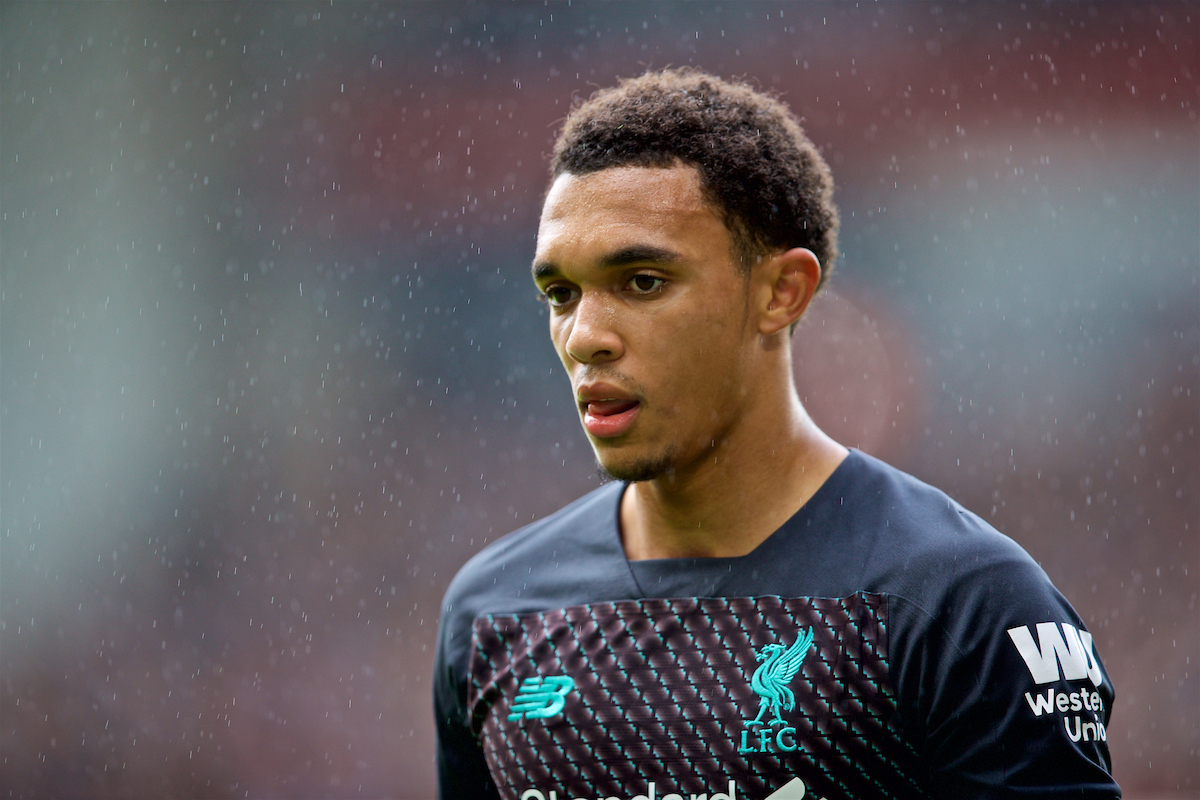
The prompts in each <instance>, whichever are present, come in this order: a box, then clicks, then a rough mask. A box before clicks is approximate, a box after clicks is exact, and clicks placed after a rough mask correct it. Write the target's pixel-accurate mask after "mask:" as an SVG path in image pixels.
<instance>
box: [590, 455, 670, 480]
mask: <svg viewBox="0 0 1200 800" xmlns="http://www.w3.org/2000/svg"><path fill="white" fill-rule="evenodd" d="M674 473H675V452H674V450H667V452H665V453H663V454H662V455H660V456H658V457H657V458H647V459H643V460H641V461H635V462H633V463H632V464H619V465H613V466H611V467H605V466H604V464H602V463H601V462H600V459H599V458H597V459H596V474H597V475H598V476H599V477H600V480H601V482H603V483H607V482H608V481H623V482H625V483H638V482H640V481H652V480H656V479H658V478H666V477H670V476H671V475H673V474H674Z"/></svg>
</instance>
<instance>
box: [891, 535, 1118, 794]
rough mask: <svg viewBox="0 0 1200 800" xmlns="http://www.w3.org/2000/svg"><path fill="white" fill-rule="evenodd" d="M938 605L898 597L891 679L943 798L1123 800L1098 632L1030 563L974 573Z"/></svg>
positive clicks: (1110, 691)
mask: <svg viewBox="0 0 1200 800" xmlns="http://www.w3.org/2000/svg"><path fill="white" fill-rule="evenodd" d="M940 599H941V602H940V603H939V606H938V607H937V608H934V609H925V608H921V607H918V606H917V605H916V604H913V603H910V602H907V601H905V600H903V599H896V600H894V602H893V604H892V609H891V612H890V621H889V627H890V628H891V630H892V631H893V634H892V636H893V641H894V652H893V654H892V655H893V659H892V661H893V663H892V668H893V677H894V680H895V682H896V684H897V693H898V698H899V700H900V708H901V714H902V715H903V717H904V720H905V722H904V725H905V727H906V729H907V730H908V735H909V737H910V740H911V741H914V742H915V743H916V744H917V745H918V747H919V749H921V750H922V753H923V757H924V758H925V760H926V763H927V764H928V765H929V769H930V779H931V784H932V787H933V794H934V796H935V797H945V798H1032V797H1037V798H1055V797H1072V798H1119V797H1120V796H1121V792H1120V788H1119V787H1118V786H1117V784H1116V782H1115V781H1114V780H1113V778H1112V775H1111V769H1110V767H1111V762H1110V759H1109V752H1108V744H1107V739H1108V733H1107V726H1108V722H1109V717H1110V713H1111V709H1112V702H1113V686H1112V682H1111V681H1110V679H1109V677H1108V674H1107V673H1106V672H1105V670H1104V667H1103V665H1102V664H1101V662H1100V660H1099V658H1098V656H1097V655H1096V652H1095V644H1094V642H1093V639H1092V636H1091V634H1089V633H1088V632H1087V630H1086V628H1085V627H1084V625H1083V623H1082V621H1081V620H1080V619H1079V617H1078V615H1077V614H1076V613H1075V611H1074V609H1072V608H1071V606H1070V605H1069V604H1068V603H1067V601H1066V600H1065V598H1063V597H1062V595H1061V594H1059V593H1058V591H1057V590H1056V589H1055V588H1054V587H1053V585H1051V583H1050V581H1049V579H1048V578H1046V576H1045V574H1044V573H1043V572H1042V571H1041V570H1040V568H1038V567H1037V566H1036V565H1035V564H1033V563H1032V561H1028V560H1027V559H1026V558H1025V557H1023V554H1022V558H1014V559H1012V560H1009V561H1002V562H1001V563H999V564H997V563H995V562H992V563H987V564H985V565H983V566H981V567H980V569H978V570H967V571H966V572H965V573H963V574H960V576H959V577H958V579H957V580H955V581H954V582H953V584H952V585H950V586H949V587H948V588H947V591H946V593H945V594H944V595H943V596H942V597H941V598H940Z"/></svg>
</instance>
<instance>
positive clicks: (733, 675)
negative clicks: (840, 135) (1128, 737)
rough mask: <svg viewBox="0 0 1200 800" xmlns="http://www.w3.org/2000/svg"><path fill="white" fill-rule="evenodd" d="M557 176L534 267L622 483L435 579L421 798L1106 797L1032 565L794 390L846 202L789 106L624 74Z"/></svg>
mask: <svg viewBox="0 0 1200 800" xmlns="http://www.w3.org/2000/svg"><path fill="white" fill-rule="evenodd" d="M552 173H553V183H552V185H551V187H550V190H549V193H548V195H547V197H546V201H545V205H544V208H543V211H542V218H541V223H540V227H539V229H538V241H537V253H536V256H535V260H534V264H533V277H534V280H535V282H536V283H537V286H538V288H539V289H540V290H541V292H542V294H543V295H544V298H545V300H546V302H547V303H548V305H549V307H550V335H551V338H552V339H553V341H554V346H555V348H556V349H557V351H558V355H559V357H560V358H561V359H562V362H563V365H564V366H565V367H566V370H567V374H568V376H569V377H570V380H571V387H572V389H573V391H574V399H575V403H576V404H577V406H578V408H579V414H580V418H581V420H582V422H583V427H584V430H585V431H586V433H587V436H588V439H589V440H590V441H591V444H592V446H593V448H594V450H595V454H596V459H597V460H598V462H599V464H600V466H601V468H602V469H603V470H604V471H605V472H606V473H608V474H609V475H611V476H612V477H613V478H615V479H616V480H615V481H613V482H611V483H608V484H606V485H605V486H603V487H601V488H600V489H597V490H596V491H594V492H592V493H591V494H589V495H587V496H586V497H584V498H582V499H580V500H578V501H576V502H575V503H573V504H572V505H570V506H568V507H566V508H564V509H562V510H561V511H559V512H558V513H556V514H554V515H552V516H550V517H547V518H545V519H543V520H541V521H539V522H536V523H534V524H532V525H529V526H527V527H525V528H523V529H522V530H520V531H517V532H515V533H512V534H510V535H509V536H507V537H505V538H503V539H502V540H500V541H498V542H496V543H494V544H492V545H491V546H489V547H488V548H486V549H485V550H484V551H483V552H481V553H480V554H479V555H477V556H476V557H474V558H473V559H472V560H471V561H470V562H469V563H468V564H467V565H466V566H465V567H463V569H462V571H461V572H460V573H459V574H458V576H457V577H456V578H455V579H454V581H453V583H452V584H451V586H450V589H449V590H448V592H447V594H446V600H445V605H444V607H443V611H442V618H441V629H440V634H439V644H438V661H437V667H436V675H435V686H434V693H435V712H436V715H437V725H438V737H439V738H438V747H439V750H438V769H439V777H440V781H441V793H442V796H443V797H444V798H476V797H480V798H494V797H502V798H511V799H512V800H572V798H588V800H592V798H601V799H604V798H609V799H610V800H611V798H617V800H639V799H640V800H699V798H704V800H765V799H766V798H772V799H773V800H788V799H789V798H790V799H791V800H798V798H801V797H808V798H829V800H834V798H855V799H856V800H864V798H901V797H902V798H908V797H914V798H915V797H942V798H976V797H1018V796H1019V797H1039V798H1042V797H1072V798H1079V797H1089V798H1099V797H1104V798H1111V797H1118V796H1119V795H1120V791H1119V789H1118V788H1117V786H1116V784H1115V783H1114V782H1113V780H1112V778H1111V777H1110V775H1109V756H1108V750H1107V746H1106V743H1105V742H1106V738H1107V733H1106V727H1105V726H1106V725H1107V723H1108V716H1109V711H1110V709H1111V706H1112V698H1113V693H1112V684H1111V683H1110V681H1109V679H1108V677H1107V674H1106V673H1105V671H1104V668H1103V666H1102V665H1101V663H1100V661H1099V659H1098V658H1097V656H1096V654H1095V650H1094V648H1093V643H1092V637H1091V635H1090V634H1088V632H1087V631H1086V630H1085V628H1084V626H1083V624H1082V622H1081V621H1080V619H1079V617H1078V616H1077V615H1076V614H1075V612H1074V611H1073V610H1072V609H1071V607H1070V606H1069V605H1068V604H1067V602H1066V601H1065V600H1064V599H1063V598H1062V596H1061V595H1059V594H1058V592H1056V591H1055V589H1054V587H1053V586H1052V585H1051V584H1050V582H1049V580H1048V579H1047V577H1046V575H1045V574H1044V573H1043V572H1042V571H1041V570H1040V569H1039V568H1038V567H1037V565H1036V564H1034V562H1033V561H1032V560H1031V559H1030V558H1029V556H1028V555H1026V554H1025V552H1024V551H1022V550H1021V549H1020V548H1019V547H1018V546H1017V545H1016V544H1014V543H1013V542H1012V541H1010V540H1009V539H1007V538H1005V537H1004V536H1002V535H1001V534H999V533H998V532H996V531H995V530H993V529H992V528H990V527H989V526H988V525H987V524H986V523H984V522H983V521H981V520H980V519H979V518H978V517H975V516H974V515H972V514H971V513H969V512H967V511H965V510H964V509H962V508H961V507H959V506H958V505H957V504H956V503H954V501H952V500H950V499H949V498H948V497H947V496H946V495H944V494H942V493H941V492H939V491H937V490H935V489H933V488H931V487H929V486H926V485H924V484H922V483H920V482H918V481H917V480H915V479H914V478H912V477H910V476H908V475H905V474H903V473H901V472H898V471H896V470H895V469H892V468H890V467H888V466H886V465H884V464H882V463H880V462H879V461H876V460H874V459H872V458H871V457H869V456H867V455H865V454H863V453H860V452H857V451H848V450H847V449H846V448H844V447H842V446H841V445H839V444H838V443H836V442H834V441H833V440H831V439H830V438H829V437H828V436H826V435H825V434H824V433H822V432H821V431H820V430H819V429H818V428H817V427H816V425H814V424H813V422H812V421H811V420H810V419H809V418H808V416H807V415H806V414H805V412H804V408H803V407H802V406H801V404H800V401H799V399H798V397H797V395H796V391H795V389H794V387H793V383H792V373H791V357H790V344H789V343H790V336H791V331H792V328H793V326H794V325H795V323H796V322H797V321H798V320H799V319H800V317H801V315H802V314H803V313H804V310H805V308H806V307H807V306H808V303H809V301H810V300H811V299H812V297H813V294H814V293H815V292H816V291H817V289H818V288H819V287H820V285H821V283H822V282H823V280H824V279H825V278H826V277H827V276H828V274H829V271H830V269H831V267H832V265H833V261H834V258H835V256H836V236H837V224H838V223H837V212H836V210H835V208H834V206H833V204H832V201H831V195H832V181H831V178H830V176H829V171H828V168H827V167H826V165H825V163H824V162H823V160H822V159H821V157H820V155H819V154H818V153H817V151H816V149H815V147H814V146H813V145H812V143H811V142H810V141H809V140H808V139H807V138H806V137H805V135H804V133H803V132H802V131H801V129H800V127H799V125H798V124H797V123H796V121H795V120H794V118H793V117H792V116H791V115H790V113H789V112H788V111H787V109H786V108H785V107H784V106H783V105H782V104H781V103H779V102H777V101H775V100H773V99H771V98H768V97H765V96H763V95H761V94H759V93H757V92H754V91H752V90H750V89H748V88H746V87H744V86H737V85H731V84H729V83H726V82H723V81H721V80H719V79H717V78H714V77H711V76H707V75H704V74H701V73H697V72H693V71H689V70H675V71H667V72H662V73H652V74H647V75H644V76H642V77H640V78H637V79H634V80H630V81H625V82H623V83H621V84H620V85H619V86H618V87H616V88H614V89H610V90H607V91H602V92H599V93H598V94H597V95H595V96H594V97H593V98H592V99H591V100H589V101H588V102H586V103H584V104H583V105H581V106H580V107H579V108H577V109H576V110H575V111H574V112H573V113H572V114H571V116H570V117H569V118H568V120H567V122H566V125H565V128H564V130H563V132H562V134H561V136H560V138H559V141H558V143H557V145H556V148H555V152H554V161H553V169H552ZM799 335H803V330H801V332H800V334H799Z"/></svg>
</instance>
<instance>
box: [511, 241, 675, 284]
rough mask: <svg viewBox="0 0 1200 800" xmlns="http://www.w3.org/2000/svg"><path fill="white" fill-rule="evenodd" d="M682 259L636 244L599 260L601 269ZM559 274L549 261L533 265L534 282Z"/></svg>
mask: <svg viewBox="0 0 1200 800" xmlns="http://www.w3.org/2000/svg"><path fill="white" fill-rule="evenodd" d="M682 258H683V256H682V255H680V254H679V253H677V252H676V251H674V250H670V249H668V248H666V247H655V246H654V245H649V244H636V245H631V246H629V247H622V248H621V249H620V250H614V251H613V252H611V253H609V254H608V255H606V256H604V257H603V258H601V259H600V263H599V266H600V267H601V268H602V269H613V268H616V267H626V266H629V265H630V264H674V263H676V262H678V261H679V260H681V259H682ZM559 272H560V270H559V268H558V266H557V265H556V264H554V263H552V262H549V261H539V262H536V263H535V264H534V265H533V279H534V280H535V281H537V280H542V279H545V278H552V277H554V276H555V275H558V274H559Z"/></svg>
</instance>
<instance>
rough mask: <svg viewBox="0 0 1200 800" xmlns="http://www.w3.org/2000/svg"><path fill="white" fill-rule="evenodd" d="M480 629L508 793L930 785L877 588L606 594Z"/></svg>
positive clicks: (887, 793)
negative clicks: (792, 594) (907, 733)
mask: <svg viewBox="0 0 1200 800" xmlns="http://www.w3.org/2000/svg"><path fill="white" fill-rule="evenodd" d="M473 637H474V641H473V652H472V655H471V661H470V677H471V685H470V689H469V694H468V707H469V708H470V709H471V715H472V730H473V731H474V733H475V735H476V736H477V737H478V738H479V740H480V744H481V746H482V749H483V752H484V756H485V758H486V760H487V764H488V768H489V770H490V771H491V773H492V777H493V780H494V781H495V783H496V785H497V787H498V788H499V790H500V794H501V796H502V797H505V798H512V799H513V800H522V798H523V799H524V800H537V798H542V799H543V800H550V798H551V796H552V793H553V796H554V797H557V798H558V799H559V800H571V799H572V798H589V799H590V798H603V799H607V798H616V799H617V800H632V799H633V798H637V797H639V796H642V797H657V798H659V799H660V800H667V798H669V797H671V795H678V796H679V797H680V798H688V797H691V796H696V797H699V796H707V797H708V798H710V800H719V798H722V797H723V796H729V797H731V798H732V797H736V798H741V799H742V800H767V799H768V798H772V797H774V798H778V799H779V800H783V798H792V797H799V796H801V795H803V796H804V797H811V798H818V799H819V798H822V797H824V798H828V800H834V798H848V797H853V798H858V799H860V800H863V799H865V798H899V797H904V798H907V797H921V796H923V795H922V793H921V792H920V790H919V789H918V786H919V785H920V784H922V783H923V779H922V773H921V765H920V763H919V758H918V756H917V753H916V752H915V750H914V748H913V747H912V746H911V745H910V744H908V743H907V742H906V741H905V739H904V738H903V737H902V735H901V732H900V731H899V730H898V728H897V723H896V703H895V697H894V694H893V691H892V688H891V686H890V684H889V679H888V660H887V603H886V598H884V597H881V596H879V595H872V594H861V593H860V594H856V595H852V596H850V597H846V598H836V599H829V598H796V599H788V598H780V597H746V598H686V599H642V600H628V601H619V602H604V603H594V604H588V605H580V606H573V607H570V608H564V609H555V610H550V611H542V612H537V613H530V614H521V615H500V614H495V615H488V616H483V617H479V618H477V619H476V620H475V625H474V632H473ZM731 793H732V794H731Z"/></svg>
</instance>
